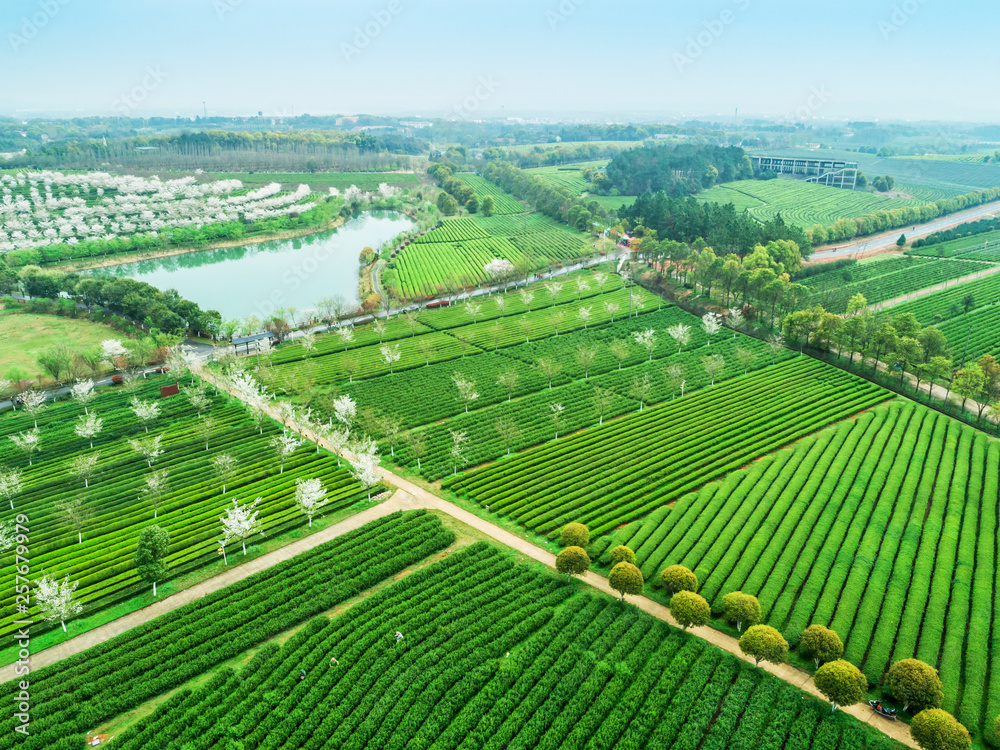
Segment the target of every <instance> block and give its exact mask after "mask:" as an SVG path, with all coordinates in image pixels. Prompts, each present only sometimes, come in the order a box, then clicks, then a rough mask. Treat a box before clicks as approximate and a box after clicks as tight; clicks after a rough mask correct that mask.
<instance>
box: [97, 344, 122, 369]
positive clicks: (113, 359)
mask: <svg viewBox="0 0 1000 750" xmlns="http://www.w3.org/2000/svg"><path fill="white" fill-rule="evenodd" d="M127 356H128V349H126V348H125V346H124V345H123V344H122V342H121V341H120V340H119V339H104V341H102V342H101V360H102V361H103V362H104V363H105V364H107V365H110V366H111V367H118V360H119V359H121V358H122V357H127Z"/></svg>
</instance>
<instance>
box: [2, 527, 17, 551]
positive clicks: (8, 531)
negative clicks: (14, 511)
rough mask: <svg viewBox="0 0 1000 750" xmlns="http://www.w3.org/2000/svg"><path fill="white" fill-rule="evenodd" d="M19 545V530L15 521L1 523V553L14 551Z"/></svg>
mask: <svg viewBox="0 0 1000 750" xmlns="http://www.w3.org/2000/svg"><path fill="white" fill-rule="evenodd" d="M16 543H17V528H16V527H15V526H14V522H13V521H8V522H7V523H0V552H6V551H7V550H9V549H13V548H14V546H15V544H16Z"/></svg>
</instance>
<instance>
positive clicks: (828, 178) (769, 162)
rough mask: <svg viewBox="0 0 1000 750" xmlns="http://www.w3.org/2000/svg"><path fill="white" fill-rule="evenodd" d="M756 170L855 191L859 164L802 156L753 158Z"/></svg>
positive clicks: (751, 158) (751, 159)
mask: <svg viewBox="0 0 1000 750" xmlns="http://www.w3.org/2000/svg"><path fill="white" fill-rule="evenodd" d="M750 161H751V162H753V166H754V169H759V170H760V171H761V172H775V173H777V174H782V175H790V176H793V177H801V178H803V179H804V180H805V181H806V182H815V183H817V184H820V185H830V186H831V187H839V188H847V189H849V190H854V188H855V187H856V186H857V182H858V163H857V162H856V161H843V160H841V159H807V158H802V157H800V156H751V157H750Z"/></svg>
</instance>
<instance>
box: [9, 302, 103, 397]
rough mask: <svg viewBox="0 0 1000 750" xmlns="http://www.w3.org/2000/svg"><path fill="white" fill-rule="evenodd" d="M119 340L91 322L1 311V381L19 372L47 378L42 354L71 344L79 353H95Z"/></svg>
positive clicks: (30, 376) (29, 377)
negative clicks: (110, 341) (40, 361)
mask: <svg viewBox="0 0 1000 750" xmlns="http://www.w3.org/2000/svg"><path fill="white" fill-rule="evenodd" d="M119 336H121V334H120V333H117V332H116V331H115V330H114V329H113V328H111V327H110V326H105V325H101V324H100V323H92V322H90V321H89V320H77V319H74V318H62V317H57V316H55V315H34V314H29V313H21V312H18V311H17V310H16V309H14V310H0V341H2V342H3V346H2V347H0V377H3V376H5V375H6V374H7V373H9V372H11V370H20V371H22V372H24V373H26V377H27V378H28V379H31V380H37V379H39V378H41V377H42V376H43V375H44V374H45V373H44V372H43V371H42V369H41V367H39V365H38V355H39V354H42V353H43V352H45V351H48V350H50V349H55V348H56V347H58V346H59V345H62V344H66V343H69V342H72V345H73V346H74V347H76V348H77V349H96V348H97V347H98V346H100V344H101V341H103V340H104V339H109V338H117V337H119Z"/></svg>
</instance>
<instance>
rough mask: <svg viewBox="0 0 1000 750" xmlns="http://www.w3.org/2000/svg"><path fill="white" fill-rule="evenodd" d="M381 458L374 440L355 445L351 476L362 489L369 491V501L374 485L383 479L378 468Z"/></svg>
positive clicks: (351, 462)
mask: <svg viewBox="0 0 1000 750" xmlns="http://www.w3.org/2000/svg"><path fill="white" fill-rule="evenodd" d="M380 460H381V459H380V458H379V455H378V451H377V449H376V447H375V443H374V441H372V440H368V441H366V442H365V443H362V444H361V445H360V446H357V447H355V450H354V458H353V459H351V461H350V464H351V476H352V477H354V479H355V481H356V482H357V483H358V484H360V485H361V487H362V489H365V490H367V491H368V501H369V502H371V499H372V487H374V486H375V485H376V484H378V483H379V481H380V480H381V479H382V474H381V473H380V472H379V470H378V465H379V461H380Z"/></svg>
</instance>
